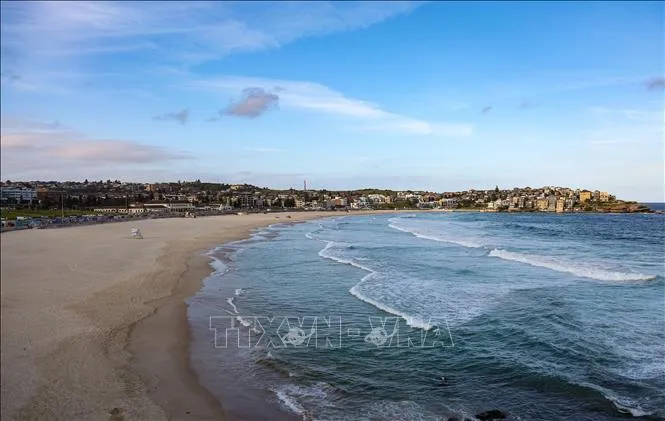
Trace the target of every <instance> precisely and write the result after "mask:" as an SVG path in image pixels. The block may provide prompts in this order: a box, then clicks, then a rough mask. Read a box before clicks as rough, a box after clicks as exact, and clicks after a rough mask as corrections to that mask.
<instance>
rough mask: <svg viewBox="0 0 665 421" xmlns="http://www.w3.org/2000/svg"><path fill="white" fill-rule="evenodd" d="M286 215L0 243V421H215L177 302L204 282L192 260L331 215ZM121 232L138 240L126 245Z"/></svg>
mask: <svg viewBox="0 0 665 421" xmlns="http://www.w3.org/2000/svg"><path fill="white" fill-rule="evenodd" d="M354 214H356V213H354ZM287 215H289V214H286V213H280V214H252V215H225V216H212V217H205V218H195V219H193V218H178V219H156V220H145V221H135V222H126V223H125V222H123V223H112V224H105V225H94V226H81V227H71V228H62V229H47V230H28V231H19V232H10V233H5V234H3V235H2V237H1V240H0V244H1V258H2V264H1V265H0V267H1V286H2V287H1V303H0V306H1V313H2V334H1V360H2V361H1V364H2V365H1V369H2V380H1V388H2V395H1V398H2V412H1V414H0V415H1V418H2V419H3V420H10V419H22V420H34V419H40V420H42V419H58V420H73V419H85V420H105V421H108V420H112V421H118V420H162V419H170V420H179V419H188V420H206V419H223V411H222V408H221V407H220V406H219V403H218V402H217V401H216V400H215V399H214V398H213V397H212V396H211V395H210V394H209V393H208V392H207V391H206V390H205V389H204V388H203V387H201V386H200V385H199V384H198V382H197V380H196V377H195V376H194V375H193V374H192V372H191V371H190V370H189V365H188V352H187V351H188V344H189V334H188V326H187V319H186V310H187V309H186V305H185V303H184V301H183V300H184V299H185V298H187V297H189V296H191V295H193V293H194V292H195V291H196V290H197V289H198V288H199V287H200V286H201V281H202V279H203V278H204V277H206V276H207V275H208V274H209V273H210V272H211V269H210V267H209V265H208V262H209V260H208V259H207V258H206V257H205V256H203V255H202V252H204V251H206V250H208V249H210V248H211V247H213V246H215V245H217V244H220V243H224V242H228V241H233V240H237V239H241V238H245V237H247V236H248V233H249V231H250V230H251V229H253V228H257V227H260V226H265V225H268V224H272V223H276V222H287V221H301V220H305V219H313V218H316V217H321V216H335V215H337V216H341V215H342V214H340V213H330V212H311V213H309V212H308V213H291V214H290V216H291V217H292V218H291V219H287V218H286V216H287ZM276 216H279V219H276ZM132 227H138V228H140V229H141V231H142V233H143V235H144V239H143V240H133V239H131V236H130V229H131V228H132Z"/></svg>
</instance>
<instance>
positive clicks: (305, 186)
mask: <svg viewBox="0 0 665 421" xmlns="http://www.w3.org/2000/svg"><path fill="white" fill-rule="evenodd" d="M303 190H304V191H307V180H304V181H303Z"/></svg>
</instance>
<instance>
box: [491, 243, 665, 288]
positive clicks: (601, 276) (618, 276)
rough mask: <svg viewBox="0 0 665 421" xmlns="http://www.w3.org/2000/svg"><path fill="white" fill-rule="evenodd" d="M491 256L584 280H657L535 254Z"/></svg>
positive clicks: (501, 252)
mask: <svg viewBox="0 0 665 421" xmlns="http://www.w3.org/2000/svg"><path fill="white" fill-rule="evenodd" d="M489 256H492V257H498V258H499V259H503V260H511V261H514V262H519V263H524V264H527V265H531V266H537V267H543V268H547V269H550V270H554V271H557V272H565V273H570V274H573V275H575V276H580V277H583V278H590V279H596V280H599V281H649V280H652V279H656V276H655V275H645V274H643V273H629V272H615V271H610V270H605V269H601V268H593V267H590V266H588V265H584V266H582V265H581V264H574V263H570V262H563V261H558V260H555V259H553V258H550V257H546V256H538V255H533V254H522V253H517V252H513V251H507V250H502V249H494V250H492V251H490V253H489Z"/></svg>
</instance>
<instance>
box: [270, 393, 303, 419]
mask: <svg viewBox="0 0 665 421" xmlns="http://www.w3.org/2000/svg"><path fill="white" fill-rule="evenodd" d="M275 395H277V399H279V401H280V402H281V403H282V404H283V405H284V406H285V407H286V409H288V410H289V411H291V412H293V413H295V414H297V415H303V414H304V413H305V408H303V407H302V405H300V403H299V402H298V401H297V400H296V399H295V398H293V397H291V396H289V395H288V394H287V393H286V392H285V391H283V390H276V391H275Z"/></svg>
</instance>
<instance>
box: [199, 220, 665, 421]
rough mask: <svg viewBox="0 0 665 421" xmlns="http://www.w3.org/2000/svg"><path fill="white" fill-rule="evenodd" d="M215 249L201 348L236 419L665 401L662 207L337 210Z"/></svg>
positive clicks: (664, 413)
mask: <svg viewBox="0 0 665 421" xmlns="http://www.w3.org/2000/svg"><path fill="white" fill-rule="evenodd" d="M276 222H279V221H277V220H276ZM209 255H210V257H211V259H212V262H213V263H212V264H213V267H214V269H215V271H214V272H213V274H212V275H211V276H210V277H208V278H207V279H206V280H205V282H204V286H203V288H202V289H201V290H200V291H199V293H198V294H197V295H195V296H194V297H192V298H191V299H190V301H189V313H188V315H189V323H190V328H191V332H192V346H191V354H190V355H191V364H192V367H193V369H194V370H195V371H196V373H197V375H198V376H199V379H200V381H201V383H202V384H203V385H204V387H206V388H207V389H208V390H209V391H210V392H211V393H212V394H213V395H214V396H215V397H217V398H218V399H219V400H220V402H221V403H222V406H223V407H224V410H225V412H226V413H227V414H228V415H229V416H230V417H231V419H240V420H257V419H270V420H282V419H283V420H297V419H306V420H309V419H316V420H448V419H458V420H462V419H464V418H465V417H467V418H469V419H473V417H474V415H475V414H478V413H481V412H483V411H487V410H494V409H496V410H500V411H502V412H503V413H505V414H508V418H507V419H513V420H548V421H553V420H594V421H596V420H615V419H626V418H639V419H644V420H656V419H659V420H662V419H665V278H664V276H665V215H662V214H661V215H658V214H549V213H547V214H545V213H520V214H506V213H474V212H464V213H463V212H459V213H458V212H454V213H443V212H441V213H436V212H432V213H413V214H404V213H401V214H382V215H374V216H372V215H368V216H347V215H346V214H344V215H342V214H340V215H339V216H338V217H331V218H326V219H321V220H315V221H309V222H306V223H301V224H284V223H278V224H275V225H272V226H270V227H268V228H265V229H262V230H259V231H257V232H256V233H255V234H254V235H253V236H252V237H251V238H250V239H248V240H244V241H238V242H235V243H231V244H225V245H220V246H219V247H217V248H215V249H213V250H211V251H210V252H209Z"/></svg>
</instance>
